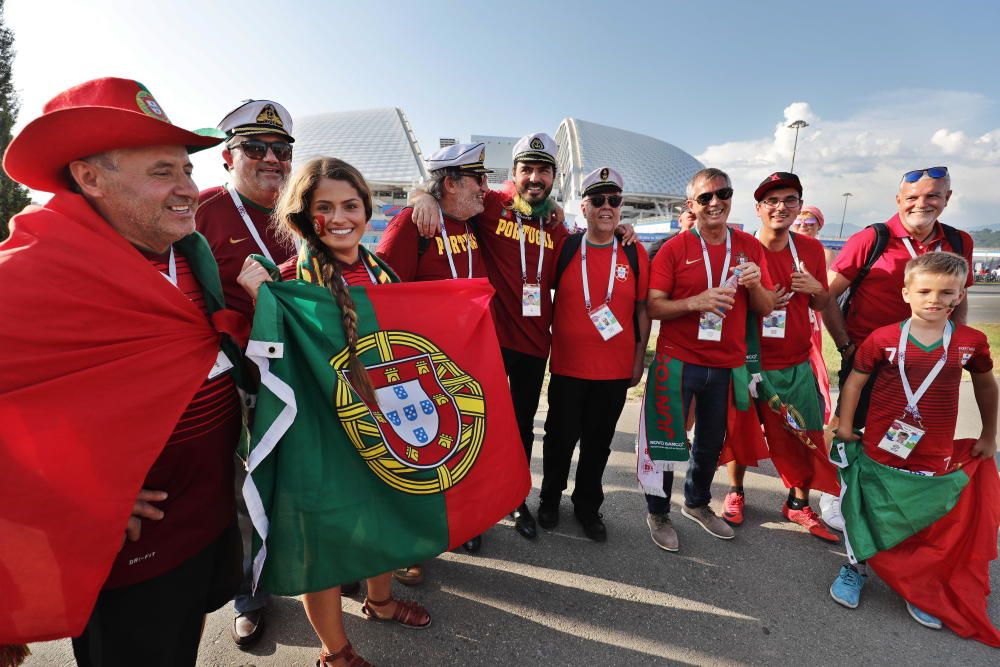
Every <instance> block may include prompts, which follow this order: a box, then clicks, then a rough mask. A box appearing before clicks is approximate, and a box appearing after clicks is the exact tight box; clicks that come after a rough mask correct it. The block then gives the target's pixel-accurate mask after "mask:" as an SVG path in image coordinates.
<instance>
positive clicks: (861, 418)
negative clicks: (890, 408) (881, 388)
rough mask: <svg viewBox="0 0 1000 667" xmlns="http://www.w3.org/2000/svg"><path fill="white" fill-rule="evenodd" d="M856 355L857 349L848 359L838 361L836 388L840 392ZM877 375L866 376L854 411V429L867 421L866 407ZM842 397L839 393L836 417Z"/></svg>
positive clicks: (869, 401)
mask: <svg viewBox="0 0 1000 667" xmlns="http://www.w3.org/2000/svg"><path fill="white" fill-rule="evenodd" d="M855 353H857V349H855V351H854V352H853V353H851V355H850V356H848V357H843V358H841V360H840V371H838V373H837V387H838V388H839V389H840V391H841V392H843V390H844V383H845V382H847V376H848V375H850V374H851V371H852V370H854V354H855ZM876 375H878V373H872V374H871V375H869V376H868V382H866V383H865V386H864V387H862V389H861V396H860V398H858V407H857V409H856V410H855V411H854V428H864V427H865V422H866V421H868V405H869V403H871V400H872V387H874V386H875V376H876ZM842 396H843V393H841V394H840V395H839V396H838V397H837V415H838V416H839V415H840V399H841V397H842Z"/></svg>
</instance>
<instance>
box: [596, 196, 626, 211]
mask: <svg viewBox="0 0 1000 667" xmlns="http://www.w3.org/2000/svg"><path fill="white" fill-rule="evenodd" d="M587 199H589V200H590V203H591V204H593V205H594V206H596V207H597V208H601V207H602V206H604V200H605V199H607V200H608V206H610V207H611V208H618V207H619V206H621V205H622V201H623V199H622V196H621V195H607V196H606V197H605V195H590V196H589V197H587Z"/></svg>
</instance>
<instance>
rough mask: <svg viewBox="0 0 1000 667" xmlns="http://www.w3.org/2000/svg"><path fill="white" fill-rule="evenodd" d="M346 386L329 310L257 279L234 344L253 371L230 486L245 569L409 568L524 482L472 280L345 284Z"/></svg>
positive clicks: (335, 316) (319, 295) (291, 284)
mask: <svg viewBox="0 0 1000 667" xmlns="http://www.w3.org/2000/svg"><path fill="white" fill-rule="evenodd" d="M349 289H350V294H351V297H352V299H353V301H354V304H355V312H356V313H357V316H358V323H359V324H358V336H359V340H358V346H357V350H358V355H359V357H360V359H361V361H362V363H363V364H364V366H365V368H366V371H367V373H368V376H369V379H370V381H371V384H372V386H373V387H374V390H375V399H376V400H375V401H374V402H365V401H364V400H363V399H362V398H361V397H360V395H359V393H358V392H357V391H355V389H354V385H353V384H352V382H353V381H356V378H352V377H351V372H350V369H349V357H348V353H347V350H346V340H345V337H344V332H343V328H342V325H341V322H342V318H341V312H340V310H339V309H338V307H337V304H336V302H335V301H334V299H333V298H332V297H331V295H330V292H329V291H328V290H327V289H326V288H325V287H321V286H318V285H315V284H310V283H305V282H302V281H286V282H278V283H267V284H265V285H264V286H263V287H262V289H261V291H260V294H259V296H258V299H257V306H256V312H255V316H254V328H253V332H252V334H251V341H250V344H249V346H248V348H247V356H248V357H249V358H250V359H251V360H253V361H254V362H255V363H256V364H257V365H258V367H259V369H260V375H261V389H260V393H259V395H258V399H257V406H256V412H255V416H254V427H253V437H252V441H251V449H250V453H249V458H248V470H249V473H250V474H249V475H248V479H247V483H246V485H245V486H244V496H245V498H246V500H247V506H248V509H249V510H250V514H251V518H252V520H253V523H254V526H255V528H256V533H257V536H256V539H255V542H254V574H255V577H257V578H259V580H260V582H261V583H262V585H263V586H264V587H265V588H266V589H267V590H269V591H271V592H273V593H278V594H285V595H296V594H300V593H303V592H308V591H318V590H323V589H326V588H330V587H332V586H336V585H338V584H341V583H345V582H349V581H354V580H357V579H360V578H364V577H369V576H373V575H376V574H380V573H383V572H387V571H389V570H392V569H393V568H396V567H401V566H405V565H411V564H413V563H416V562H419V561H421V560H424V559H427V558H431V557H433V556H435V555H437V554H439V553H441V552H443V551H446V550H449V549H452V548H455V547H456V546H459V545H461V544H462V543H463V542H466V541H468V540H469V539H471V538H472V537H474V536H476V535H479V534H481V533H483V532H485V531H486V530H487V529H488V528H489V527H490V526H492V525H493V524H494V523H496V522H497V521H498V520H499V519H500V518H502V517H503V516H504V515H505V514H507V513H508V512H510V511H511V510H513V509H514V508H515V507H516V506H517V505H518V504H520V503H521V502H522V501H523V500H524V498H525V496H527V494H528V491H529V490H530V487H531V479H530V475H529V472H528V466H527V461H526V459H525V456H524V450H523V448H522V447H521V445H520V439H519V438H518V437H517V428H516V425H515V421H514V412H513V406H512V404H511V399H510V391H509V389H508V386H507V379H506V376H505V374H504V371H503V362H502V360H501V357H500V350H499V346H498V344H497V338H496V333H495V330H494V328H493V320H492V317H491V315H490V308H489V302H490V298H491V296H492V295H493V289H492V288H491V287H490V285H489V283H488V282H487V281H486V280H485V279H477V280H448V281H433V282H423V283H406V284H395V285H392V284H389V285H378V286H364V287H361V286H355V287H351V288H349Z"/></svg>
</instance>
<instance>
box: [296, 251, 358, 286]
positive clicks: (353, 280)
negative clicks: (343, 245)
mask: <svg viewBox="0 0 1000 667" xmlns="http://www.w3.org/2000/svg"><path fill="white" fill-rule="evenodd" d="M298 262H299V258H298V257H297V256H296V257H292V258H290V259H288V260H287V261H285V262H284V263H282V264H281V266H279V267H278V271H279V272H280V273H281V279H282V280H295V273H296V271H295V266H296V265H297V264H298ZM340 273H341V275H342V276H344V282H346V283H347V284H348V285H373V284H374V283H373V282H372V277H371V276H372V274H371V273H369V272H368V267H366V266H365V263H364V262H363V261H362V260H361V258H360V257H359V258H358V261H356V262H354V263H353V264H344V263H343V262H341V263H340Z"/></svg>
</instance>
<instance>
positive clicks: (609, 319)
mask: <svg viewBox="0 0 1000 667" xmlns="http://www.w3.org/2000/svg"><path fill="white" fill-rule="evenodd" d="M590 321H591V322H593V323H594V327H595V328H596V329H597V333H599V334H601V338H603V339H604V340H610V339H611V338H614V337H615V336H617V335H618V334H620V333H621V332H622V325H621V324H619V323H618V318H617V317H615V314H614V313H612V312H611V309H610V308H608V304H604V305H603V306H601V307H600V308H595V309H594V310H592V311H590Z"/></svg>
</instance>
